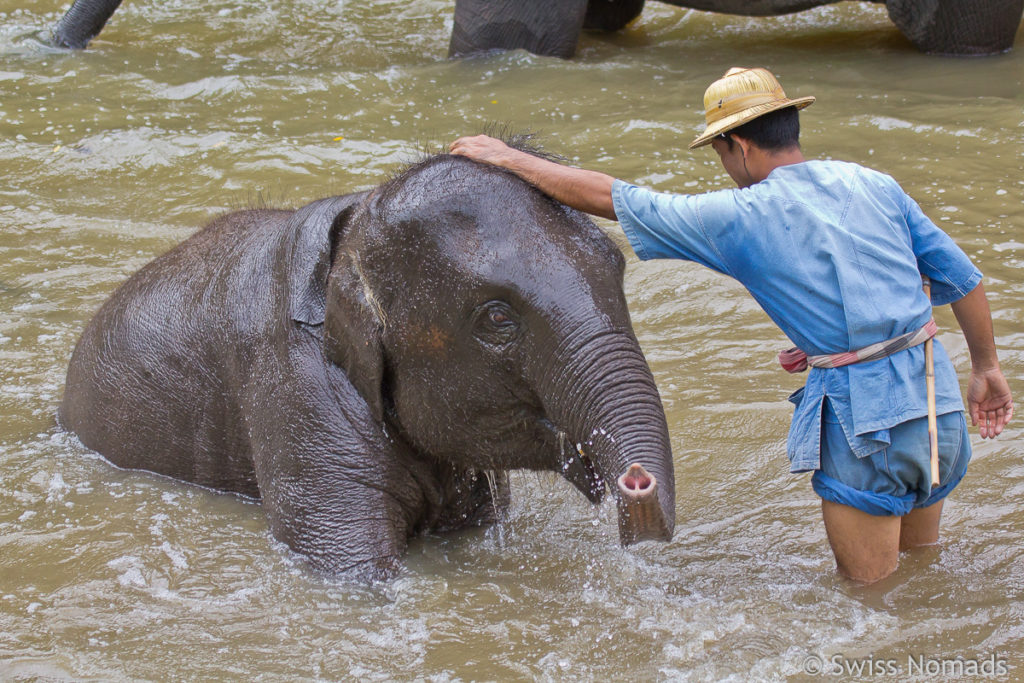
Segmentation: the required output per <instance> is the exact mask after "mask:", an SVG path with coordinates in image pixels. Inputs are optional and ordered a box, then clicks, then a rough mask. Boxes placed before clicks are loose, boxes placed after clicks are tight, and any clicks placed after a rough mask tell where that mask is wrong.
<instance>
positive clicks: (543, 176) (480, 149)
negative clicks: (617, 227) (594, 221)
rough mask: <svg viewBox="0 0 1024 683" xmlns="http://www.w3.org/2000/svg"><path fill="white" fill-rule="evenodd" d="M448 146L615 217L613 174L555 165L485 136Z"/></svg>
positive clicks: (578, 204) (576, 203)
mask: <svg viewBox="0 0 1024 683" xmlns="http://www.w3.org/2000/svg"><path fill="white" fill-rule="evenodd" d="M449 149H450V150H451V153H452V154H460V155H462V156H465V157H469V158H470V159H473V160H474V161H482V162H484V163H488V164H493V165H495V166H501V167H502V168H506V169H508V170H510V171H512V172H513V173H515V174H516V175H517V176H519V177H520V178H522V179H523V180H525V181H526V182H528V183H530V184H531V185H533V186H534V187H536V188H537V189H539V190H540V191H541V192H543V193H544V194H546V195H549V196H551V197H553V198H555V199H557V200H558V201H560V202H562V203H563V204H566V205H567V206H571V207H572V208H574V209H577V210H579V211H584V212H586V213H590V214H594V215H595V216H601V217H602V218H608V219H610V220H613V221H614V220H616V216H615V206H614V205H613V204H612V183H614V182H615V178H613V177H611V176H610V175H606V174H604V173H599V172H597V171H587V170H585V169H582V168H572V167H571V166H563V165H561V164H556V163H555V162H553V161H548V160H546V159H541V158H539V157H535V156H533V155H532V154H527V153H526V152H521V151H519V150H517V149H513V148H511V147H509V146H508V145H506V144H505V143H504V142H502V141H501V140H497V139H495V138H492V137H488V136H486V135H476V136H474V137H464V138H459V139H458V140H456V141H455V142H453V143H452V144H451V146H450V148H449Z"/></svg>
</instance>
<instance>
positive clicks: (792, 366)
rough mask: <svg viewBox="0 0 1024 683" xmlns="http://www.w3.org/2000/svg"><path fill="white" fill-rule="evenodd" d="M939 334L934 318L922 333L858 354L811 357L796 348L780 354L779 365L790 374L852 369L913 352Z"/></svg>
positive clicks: (880, 344)
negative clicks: (817, 369) (894, 355)
mask: <svg viewBox="0 0 1024 683" xmlns="http://www.w3.org/2000/svg"><path fill="white" fill-rule="evenodd" d="M938 331H939V328H938V326H937V325H936V324H935V318H932V319H931V320H929V321H928V322H926V323H925V324H924V325H923V326H922V327H921V328H920V329H918V330H914V331H913V332H907V333H906V334H901V335H900V336H898V337H893V338H892V339H888V340H886V341H881V342H878V343H876V344H871V345H869V346H865V347H864V348H862V349H857V350H856V351H844V352H843V353H832V354H826V355H821V356H808V355H807V354H806V353H804V352H803V351H801V350H800V349H798V348H796V347H795V346H794V347H793V348H791V349H787V350H785V351H781V352H780V353H779V364H780V365H782V367H783V369H785V371H786V372H803V371H804V370H806V369H807V366H811V367H813V368H838V367H841V366H843V365H852V364H853V363H864V362H867V361H869V360H878V359H879V358H885V357H886V356H891V355H892V354H894V353H896V352H897V351H902V350H903V349H909V348H910V347H911V346H917V345H918V344H923V343H924V342H926V341H927V340H929V339H931V338H932V337H934V336H935V334H936V333H937V332H938Z"/></svg>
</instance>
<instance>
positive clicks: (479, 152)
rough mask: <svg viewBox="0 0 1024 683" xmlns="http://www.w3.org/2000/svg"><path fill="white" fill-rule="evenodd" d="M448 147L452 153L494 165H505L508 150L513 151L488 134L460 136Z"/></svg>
mask: <svg viewBox="0 0 1024 683" xmlns="http://www.w3.org/2000/svg"><path fill="white" fill-rule="evenodd" d="M448 149H449V151H450V152H451V153H452V154H458V155H460V156H464V157H468V158H470V159H472V160H473V161H481V162H483V163H485V164H493V165H494V166H505V164H506V163H507V158H508V155H509V152H511V151H513V150H512V149H511V148H510V147H509V146H508V145H506V144H505V143H504V142H502V141H501V140H498V139H497V138H492V137H490V136H488V135H473V136H469V137H461V138H459V139H458V140H456V141H455V142H453V143H452V144H451V145H450V146H449V147H448ZM503 162H505V163H503Z"/></svg>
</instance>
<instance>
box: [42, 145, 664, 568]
mask: <svg viewBox="0 0 1024 683" xmlns="http://www.w3.org/2000/svg"><path fill="white" fill-rule="evenodd" d="M623 270H624V260H623V257H622V254H621V253H620V252H619V251H618V249H617V248H616V247H615V245H614V243H612V242H611V241H610V240H609V238H608V237H607V236H606V235H605V234H604V233H602V232H601V230H600V229H598V228H597V226H595V225H594V224H593V223H592V222H591V221H590V220H589V219H587V218H585V217H584V216H583V215H582V214H579V213H577V212H574V211H571V210H569V209H567V208H566V207H564V206H563V205H561V204H558V203H556V202H554V201H553V200H551V199H550V198H548V197H546V196H545V195H543V194H541V193H540V192H538V191H537V190H535V189H534V188H532V187H531V186H529V185H528V184H526V183H524V182H523V181H521V180H519V179H518V178H516V177H515V176H513V175H511V174H509V173H507V172H505V171H502V170H500V169H497V168H494V167H490V166H485V165H481V164H478V163H476V162H473V161H470V160H468V159H465V158H463V157H456V156H450V155H436V156H433V157H430V158H428V159H426V160H425V161H422V162H419V163H417V164H415V165H413V166H411V167H410V168H409V169H407V170H406V171H404V172H403V173H401V174H400V175H398V176H396V177H395V178H394V179H392V180H390V181H388V182H387V183H385V184H383V185H381V186H379V187H377V188H376V189H374V190H372V191H367V192H360V193H355V194H349V195H344V196H338V197H332V198H328V199H322V200H318V201H315V202H313V203H311V204H308V205H306V206H304V207H302V208H300V209H298V210H295V211H286V210H249V211H241V212H235V213H231V214H228V215H226V216H224V217H222V218H220V219H218V220H215V221H214V222H213V223H211V224H210V225H209V226H207V227H206V228H204V229H202V230H201V231H199V232H198V233H196V234H195V235H193V236H192V237H191V238H189V239H187V240H186V241H184V242H183V243H181V244H180V245H178V246H177V247H176V248H174V249H173V250H171V251H170V252H168V253H166V254H165V255H163V256H161V257H159V258H157V259H155V260H154V261H152V262H151V263H149V264H148V265H146V266H145V267H143V268H142V269H141V270H140V271H139V272H138V273H136V274H135V275H134V276H132V277H131V278H130V279H129V280H128V281H126V282H125V283H124V284H122V285H121V286H120V287H119V288H118V289H117V290H116V291H115V292H114V293H113V294H112V295H111V297H110V298H109V299H108V300H107V301H106V302H105V303H104V304H103V306H102V307H101V309H100V310H99V312H98V313H97V314H96V315H95V317H94V318H93V319H92V321H91V322H90V323H89V324H88V325H87V327H86V329H85V330H84V332H83V334H82V337H81V339H80V340H79V342H78V345H77V346H76V348H75V350H74V353H73V355H72V359H71V362H70V366H69V368H68V374H67V384H66V388H65V394H64V398H63V401H62V403H61V406H60V409H59V415H58V419H59V422H60V424H61V425H62V426H63V427H64V428H66V429H68V430H71V431H73V432H74V433H75V434H77V435H78V436H79V438H80V439H81V441H82V443H83V444H84V445H85V446H87V447H89V448H91V449H94V450H96V451H98V452H99V453H101V454H102V455H103V456H105V457H106V458H107V459H108V460H109V461H111V462H112V463H113V464H115V465H117V466H120V467H122V468H129V469H142V470H149V471H152V472H157V473H160V474H163V475H167V476H170V477H175V478H178V479H181V480H185V481H188V482H192V483H195V484H199V485H202V486H205V487H209V488H213V489H217V490H220V491H226V492H233V493H237V494H242V495H244V496H251V497H258V498H260V499H261V500H262V505H263V508H264V510H265V512H266V515H267V518H268V520H269V527H270V530H271V532H272V534H273V535H274V537H276V538H277V539H279V540H281V541H283V542H284V543H286V544H287V545H288V546H290V547H291V548H292V549H293V550H295V551H297V552H298V553H300V554H302V555H304V556H306V558H308V561H309V564H310V565H311V566H312V567H313V568H314V569H315V570H317V571H321V572H326V573H331V574H336V573H345V574H347V575H353V576H358V577H367V578H370V579H373V578H377V577H386V576H389V575H392V574H393V573H394V571H395V570H396V569H397V568H398V567H400V558H401V556H402V554H403V553H404V551H405V549H406V547H407V543H408V539H409V538H410V537H412V536H413V535H415V534H418V533H422V532H427V531H444V530H453V529H459V528H464V527H471V526H475V525H483V524H488V523H491V522H493V521H495V519H496V518H498V517H500V515H502V514H503V511H504V509H505V507H506V506H507V504H508V493H509V491H508V483H507V476H501V475H502V474H503V473H504V472H506V471H507V470H510V469H516V468H525V469H531V470H549V471H557V472H560V473H561V474H562V475H563V476H564V477H565V478H566V479H568V480H569V481H570V482H571V483H572V484H574V485H575V486H576V487H577V488H578V489H579V490H580V491H581V492H582V493H584V494H585V495H586V496H587V497H588V498H589V499H590V500H591V501H594V502H597V501H599V500H601V497H602V495H603V494H604V493H605V491H606V489H610V490H611V491H612V492H613V494H614V495H615V497H616V499H617V506H618V516H619V535H620V539H621V541H622V543H623V544H629V543H633V542H635V541H640V540H645V539H658V540H669V539H670V538H671V536H672V532H673V527H674V509H675V503H674V499H675V483H674V476H673V469H672V454H671V449H670V445H669V439H668V429H667V425H666V421H665V414H664V410H663V408H662V405H661V400H660V397H659V395H658V391H657V388H656V387H655V384H654V380H653V377H652V375H651V372H650V369H649V368H648V365H647V362H646V360H645V359H644V356H643V354H642V352H641V349H640V346H639V344H638V343H637V340H636V337H635V335H634V333H633V330H632V326H631V324H630V320H629V314H628V312H627V309H626V301H625V297H624V294H623V290H622V276H623ZM489 473H491V474H493V473H498V475H499V476H496V477H494V476H491V477H488V476H487V475H488V474H489ZM489 478H490V479H492V480H493V482H494V483H493V484H489V482H488V479H489Z"/></svg>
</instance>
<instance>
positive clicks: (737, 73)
mask: <svg viewBox="0 0 1024 683" xmlns="http://www.w3.org/2000/svg"><path fill="white" fill-rule="evenodd" d="M812 102H814V98H813V97H799V98H796V99H789V98H788V97H786V93H785V92H784V91H783V90H782V86H781V85H780V84H779V82H778V81H777V80H776V79H775V77H774V76H773V75H772V74H771V72H769V71H768V70H767V69H760V68H757V69H743V68H739V67H734V68H732V69H729V70H728V71H727V72H726V73H725V75H724V76H722V78H720V79H718V80H717V81H715V82H714V83H712V84H711V85H710V86H708V89H707V90H706V91H705V92H704V116H705V119H706V121H707V127H706V128H705V130H704V132H703V133H702V134H701V135H699V136H698V137H697V138H696V139H695V140H694V141H693V142H692V143H690V149H693V148H695V147H700V146H702V145H706V144H709V143H710V144H711V145H712V147H713V148H714V149H715V151H716V152H718V155H719V156H720V157H721V159H722V165H723V166H725V169H726V171H728V173H729V175H730V176H731V177H732V179H733V180H735V181H736V183H737V184H738V185H739V186H740V187H746V186H748V185H752V184H753V183H756V182H760V181H761V180H763V179H764V178H765V177H766V176H767V174H768V173H770V172H771V170H772V169H773V168H775V167H776V166H779V165H783V164H786V163H793V162H794V161H802V160H803V158H802V156H801V155H800V142H799V140H800V118H799V114H798V110H800V109H803V108H804V107H806V106H808V105H810V104H811V103H812Z"/></svg>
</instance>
